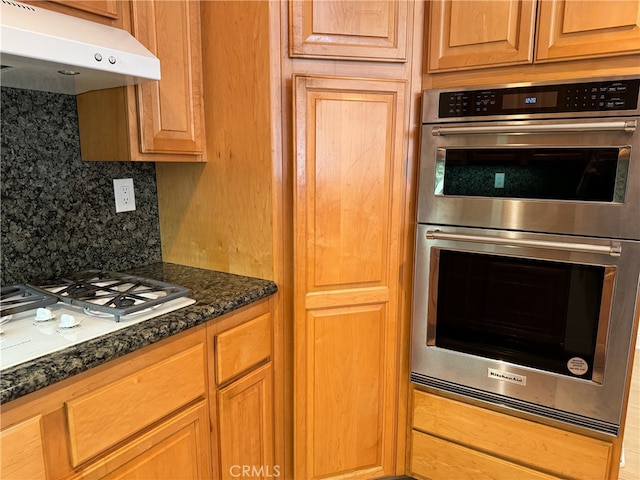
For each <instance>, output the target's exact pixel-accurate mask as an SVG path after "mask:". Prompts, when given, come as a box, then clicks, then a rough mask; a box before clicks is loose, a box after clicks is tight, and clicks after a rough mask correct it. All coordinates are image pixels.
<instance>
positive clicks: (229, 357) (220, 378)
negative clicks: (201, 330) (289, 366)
mask: <svg viewBox="0 0 640 480" xmlns="http://www.w3.org/2000/svg"><path fill="white" fill-rule="evenodd" d="M271 331H272V329H271V314H270V313H265V314H263V315H260V316H259V317H257V318H254V319H253V320H250V321H248V322H247V323H244V324H242V325H240V326H238V327H235V328H233V329H231V330H227V331H225V332H222V333H220V334H219V335H216V337H215V347H214V348H215V366H216V383H217V384H218V385H220V384H222V383H225V382H227V381H228V380H229V379H231V378H233V377H235V376H236V375H238V374H240V373H242V372H244V371H246V370H248V369H249V368H251V367H254V366H256V365H257V364H259V363H260V362H264V361H268V360H269V359H270V358H271V352H272V348H271Z"/></svg>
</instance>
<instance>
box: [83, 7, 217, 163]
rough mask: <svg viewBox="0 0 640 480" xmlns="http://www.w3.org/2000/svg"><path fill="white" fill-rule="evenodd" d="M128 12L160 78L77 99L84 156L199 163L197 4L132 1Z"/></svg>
mask: <svg viewBox="0 0 640 480" xmlns="http://www.w3.org/2000/svg"><path fill="white" fill-rule="evenodd" d="M130 13H131V21H130V23H131V31H132V34H133V35H134V36H135V37H136V38H137V39H138V40H140V42H141V43H142V44H143V45H144V46H145V47H147V48H148V49H149V50H150V51H151V52H152V53H154V54H155V55H156V56H157V57H158V58H159V59H160V70H161V76H162V78H161V79H160V81H153V82H144V83H142V84H140V85H136V86H128V87H120V88H113V89H108V90H98V91H93V92H87V93H84V94H82V95H78V97H77V104H78V121H79V124H80V147H81V153H82V159H83V160H101V161H108V160H121V161H128V160H133V161H159V162H162V161H168V162H180V161H183V162H201V161H204V110H203V105H202V96H203V92H202V51H201V39H200V38H201V37H200V4H199V2H192V1H164V0H163V1H136V2H131V12H130Z"/></svg>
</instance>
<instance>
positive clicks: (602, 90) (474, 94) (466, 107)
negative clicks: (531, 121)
mask: <svg viewBox="0 0 640 480" xmlns="http://www.w3.org/2000/svg"><path fill="white" fill-rule="evenodd" d="M639 88H640V79H629V80H616V81H601V82H588V83H570V84H560V85H538V86H527V87H513V88H495V89H485V90H466V91H451V92H450V91H448V92H442V93H440V98H439V109H438V113H439V117H440V118H454V117H482V116H492V115H520V114H531V113H563V112H569V113H570V112H601V111H620V110H621V111H624V110H636V109H637V108H638V89H639Z"/></svg>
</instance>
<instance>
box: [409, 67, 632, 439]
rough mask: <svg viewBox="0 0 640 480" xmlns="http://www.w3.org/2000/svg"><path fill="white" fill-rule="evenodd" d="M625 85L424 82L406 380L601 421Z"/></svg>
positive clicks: (626, 155)
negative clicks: (447, 86) (450, 85)
mask: <svg viewBox="0 0 640 480" xmlns="http://www.w3.org/2000/svg"><path fill="white" fill-rule="evenodd" d="M639 87H640V78H631V77H625V78H608V79H590V80H587V81H581V82H570V83H556V84H552V83H547V84H518V85H508V86H495V87H486V88H478V89H459V90H427V91H425V92H424V96H423V129H422V146H421V164H420V179H419V181H420V184H419V199H418V225H417V237H416V242H417V243H416V257H415V284H414V297H413V320H412V322H413V327H412V329H413V330H412V360H411V371H412V373H411V379H412V381H413V382H415V383H417V384H421V385H425V386H428V387H431V388H435V389H439V390H444V391H448V392H452V393H456V394H460V395H464V396H467V397H469V398H473V399H477V400H482V401H486V402H491V403H495V404H499V405H501V406H505V407H508V408H512V409H515V410H517V411H522V412H526V413H528V414H533V415H538V416H542V417H546V418H550V419H554V420H558V421H561V422H566V423H569V424H573V425H577V426H580V427H585V428H589V429H593V430H596V431H600V432H604V433H608V434H612V435H617V433H618V430H619V426H620V420H621V415H622V410H623V400H624V398H625V393H626V389H627V388H628V384H627V383H628V375H627V374H628V369H629V368H630V364H629V359H630V357H631V355H632V354H633V348H634V346H635V334H636V330H637V323H638V311H639V307H638V287H639V280H640V151H639V149H640V140H639V135H640V133H639V132H637V128H638V120H639V116H638V115H639V110H638V89H639Z"/></svg>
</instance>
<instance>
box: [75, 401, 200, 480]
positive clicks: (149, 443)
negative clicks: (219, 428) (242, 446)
mask: <svg viewBox="0 0 640 480" xmlns="http://www.w3.org/2000/svg"><path fill="white" fill-rule="evenodd" d="M210 465H211V462H210V451H209V413H208V407H207V404H206V402H205V401H200V402H198V403H196V404H195V405H193V406H190V407H188V408H187V409H185V410H184V411H182V412H180V413H179V414H177V415H174V416H172V417H170V418H169V419H168V420H166V421H164V422H162V423H160V424H159V425H157V426H156V427H154V428H152V429H151V430H150V431H148V432H146V433H144V434H143V435H140V436H138V437H136V438H135V439H134V440H133V441H131V442H129V443H127V444H126V445H125V446H123V447H121V448H119V449H117V450H116V451H115V452H113V453H111V454H109V455H107V456H106V457H105V458H103V459H101V460H99V461H98V462H95V463H93V464H91V465H90V466H89V467H87V468H85V469H83V470H82V472H81V474H80V475H78V476H77V477H76V478H81V479H84V480H98V479H122V480H132V479H140V480H143V479H154V480H175V479H178V478H183V479H189V480H202V479H209V478H211V470H210Z"/></svg>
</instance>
